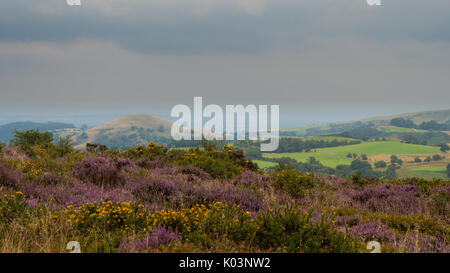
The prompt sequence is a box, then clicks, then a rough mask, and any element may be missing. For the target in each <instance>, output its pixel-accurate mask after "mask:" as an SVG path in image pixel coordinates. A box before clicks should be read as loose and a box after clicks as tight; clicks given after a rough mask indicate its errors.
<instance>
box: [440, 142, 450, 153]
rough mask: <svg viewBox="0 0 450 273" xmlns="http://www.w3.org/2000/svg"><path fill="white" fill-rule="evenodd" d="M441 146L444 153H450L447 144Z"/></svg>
mask: <svg viewBox="0 0 450 273" xmlns="http://www.w3.org/2000/svg"><path fill="white" fill-rule="evenodd" d="M439 146H440V147H441V151H442V152H443V153H446V152H448V151H450V147H449V146H448V145H447V144H445V143H442V144H441V145H439Z"/></svg>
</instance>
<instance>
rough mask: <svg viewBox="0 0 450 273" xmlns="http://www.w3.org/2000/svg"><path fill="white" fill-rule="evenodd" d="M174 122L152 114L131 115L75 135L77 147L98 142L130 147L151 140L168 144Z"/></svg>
mask: <svg viewBox="0 0 450 273" xmlns="http://www.w3.org/2000/svg"><path fill="white" fill-rule="evenodd" d="M171 126H172V123H171V122H169V121H167V120H165V119H162V118H159V117H155V116H151V115H146V114H139V115H129V116H125V117H121V118H118V119H115V120H113V121H111V122H108V123H106V124H103V125H100V126H98V127H95V128H92V129H89V130H86V131H84V132H83V133H82V134H79V135H77V136H75V137H73V140H74V144H75V148H78V149H84V148H85V147H86V143H96V144H102V145H106V146H108V148H118V149H123V148H129V147H131V146H137V145H141V144H147V143H148V142H150V141H155V142H157V143H163V144H168V143H170V141H171V137H170V130H171Z"/></svg>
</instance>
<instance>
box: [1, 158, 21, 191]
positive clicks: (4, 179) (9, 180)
mask: <svg viewBox="0 0 450 273" xmlns="http://www.w3.org/2000/svg"><path fill="white" fill-rule="evenodd" d="M21 180H22V177H21V176H20V174H19V173H18V172H16V171H14V170H12V169H11V168H10V167H9V166H8V165H6V164H5V163H4V162H3V161H0V186H4V187H11V188H16V189H17V188H18V185H19V183H20V181H21Z"/></svg>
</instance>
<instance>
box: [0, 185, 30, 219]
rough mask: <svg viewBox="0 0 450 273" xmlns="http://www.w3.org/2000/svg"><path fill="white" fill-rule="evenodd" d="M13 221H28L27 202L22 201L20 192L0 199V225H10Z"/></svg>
mask: <svg viewBox="0 0 450 273" xmlns="http://www.w3.org/2000/svg"><path fill="white" fill-rule="evenodd" d="M15 219H19V220H21V221H26V220H28V219H29V213H28V202H27V201H26V200H25V199H24V196H23V193H22V192H16V193H14V194H11V195H4V196H3V198H0V223H2V222H3V223H5V222H6V223H10V222H12V221H13V220H15Z"/></svg>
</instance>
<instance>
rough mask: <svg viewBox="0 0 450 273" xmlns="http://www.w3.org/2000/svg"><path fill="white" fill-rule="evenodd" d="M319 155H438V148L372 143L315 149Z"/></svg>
mask: <svg viewBox="0 0 450 273" xmlns="http://www.w3.org/2000/svg"><path fill="white" fill-rule="evenodd" d="M317 151H318V152H319V153H328V154H341V155H346V154H347V153H356V154H358V155H360V154H367V155H375V154H433V153H439V152H440V150H439V147H433V146H425V145H416V144H407V143H401V142H398V141H374V142H364V143H361V144H355V145H348V146H338V147H331V148H322V149H317Z"/></svg>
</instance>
